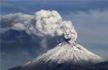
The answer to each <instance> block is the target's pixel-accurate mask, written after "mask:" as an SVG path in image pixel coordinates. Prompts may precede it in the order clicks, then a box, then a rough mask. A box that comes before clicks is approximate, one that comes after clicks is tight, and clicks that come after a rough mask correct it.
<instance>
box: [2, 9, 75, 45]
mask: <svg viewBox="0 0 108 70" xmlns="http://www.w3.org/2000/svg"><path fill="white" fill-rule="evenodd" d="M1 20H2V21H1V24H2V25H1V29H3V28H4V26H3V25H4V24H5V25H7V26H6V27H5V28H10V29H12V30H19V31H26V32H27V33H28V34H29V35H31V36H38V37H39V38H42V41H41V43H40V44H42V43H43V44H45V43H47V42H46V41H47V38H53V37H59V38H60V40H67V41H68V42H69V43H75V41H76V39H77V32H76V31H75V29H74V26H73V25H72V22H71V21H64V20H62V17H61V16H60V14H59V13H58V12H57V11H55V10H53V11H49V10H40V11H38V12H36V13H35V14H34V15H27V14H22V13H15V14H8V15H5V16H3V17H2V18H1ZM45 45H46V46H47V44H45ZM43 46H44V45H43Z"/></svg>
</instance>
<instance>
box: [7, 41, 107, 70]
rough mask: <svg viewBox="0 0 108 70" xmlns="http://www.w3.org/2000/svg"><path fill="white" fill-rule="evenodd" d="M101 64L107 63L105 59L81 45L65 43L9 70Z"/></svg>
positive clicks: (46, 69) (58, 69) (55, 68)
mask: <svg viewBox="0 0 108 70" xmlns="http://www.w3.org/2000/svg"><path fill="white" fill-rule="evenodd" d="M101 62H105V59H104V58H102V57H100V56H98V55H95V54H94V53H92V52H90V51H89V50H87V49H85V48H84V47H82V46H81V45H79V44H72V43H68V42H66V41H64V42H61V43H60V44H58V45H57V46H56V47H55V48H53V49H51V50H49V51H48V52H46V53H44V54H43V55H40V56H39V57H37V58H35V59H33V60H31V61H29V62H27V63H25V64H24V65H22V66H19V67H15V68H12V69H9V70H63V69H62V68H64V67H67V68H68V66H73V67H75V66H88V65H92V64H97V63H101ZM68 70H69V69H68ZM70 70H71V69H70Z"/></svg>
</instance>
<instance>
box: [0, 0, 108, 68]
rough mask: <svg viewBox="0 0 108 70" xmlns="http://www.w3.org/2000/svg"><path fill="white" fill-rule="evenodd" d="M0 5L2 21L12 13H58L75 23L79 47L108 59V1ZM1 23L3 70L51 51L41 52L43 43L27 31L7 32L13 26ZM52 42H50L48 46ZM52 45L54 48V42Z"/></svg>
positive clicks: (6, 1) (8, 0)
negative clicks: (51, 11)
mask: <svg viewBox="0 0 108 70" xmlns="http://www.w3.org/2000/svg"><path fill="white" fill-rule="evenodd" d="M0 3H1V15H0V17H3V16H4V15H7V14H10V13H13V14H14V13H23V14H27V15H34V14H35V12H37V11H39V10H41V9H44V10H56V11H58V12H59V14H60V15H61V16H62V18H63V20H70V21H72V23H73V25H74V27H75V29H76V31H77V33H78V39H77V43H79V44H81V45H82V46H84V47H85V48H87V49H89V50H90V51H92V52H93V53H95V54H98V55H99V56H102V57H103V58H105V59H108V55H107V53H108V37H107V36H108V0H95V1H94V0H23V1H22V0H2V1H0ZM13 19H16V18H12V20H11V21H13ZM27 19H28V18H27ZM1 21H2V22H3V23H1V22H0V25H1V26H2V28H4V29H1V32H3V33H1V56H2V57H1V63H2V65H1V67H2V69H3V70H4V69H7V68H11V67H14V66H18V65H21V64H24V63H25V62H27V61H29V60H31V59H33V58H35V57H37V56H38V55H40V54H42V53H44V52H45V51H46V50H48V49H51V48H52V47H51V48H47V49H46V48H45V49H43V48H40V47H39V46H40V45H39V43H38V42H37V40H39V42H41V41H40V39H38V37H34V36H32V37H31V36H29V35H27V33H25V32H24V31H20V32H19V31H12V30H9V31H7V32H4V31H6V29H5V27H8V25H9V24H11V23H12V22H11V21H10V22H8V23H7V22H6V21H8V20H5V19H4V20H1ZM7 30H8V29H7ZM51 40H52V39H49V40H48V42H50V41H51ZM54 40H55V39H54ZM42 43H43V41H42ZM50 43H51V42H50ZM51 44H54V43H53V41H52V43H51ZM51 44H49V46H51Z"/></svg>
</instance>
